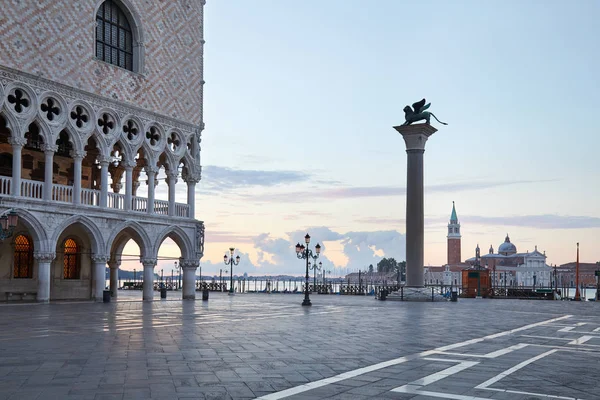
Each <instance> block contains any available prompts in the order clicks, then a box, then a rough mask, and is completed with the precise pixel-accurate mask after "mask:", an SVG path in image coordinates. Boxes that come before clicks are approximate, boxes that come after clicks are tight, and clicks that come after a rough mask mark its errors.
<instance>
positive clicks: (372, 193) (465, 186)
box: [243, 180, 549, 203]
mask: <svg viewBox="0 0 600 400" xmlns="http://www.w3.org/2000/svg"><path fill="white" fill-rule="evenodd" d="M541 182H549V181H547V180H539V181H533V180H521V181H496V182H492V181H487V180H481V181H475V180H470V181H465V182H455V183H442V184H434V185H428V186H425V192H427V193H448V192H463V191H473V190H484V189H490V188H494V187H501V186H510V185H519V184H531V183H541ZM404 195H406V188H405V187H403V186H356V187H337V188H325V189H321V190H318V191H315V190H314V189H312V190H299V191H294V192H289V191H288V192H285V193H263V194H258V195H254V194H246V195H243V196H244V197H248V198H252V199H253V200H254V201H268V202H282V203H302V202H305V201H310V202H314V201H315V199H323V200H339V199H358V198H367V197H390V196H404Z"/></svg>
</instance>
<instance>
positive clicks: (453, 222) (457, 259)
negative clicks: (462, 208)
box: [447, 202, 461, 264]
mask: <svg viewBox="0 0 600 400" xmlns="http://www.w3.org/2000/svg"><path fill="white" fill-rule="evenodd" d="M447 238H448V264H460V263H461V256H460V238H461V236H460V224H459V223H458V217H457V216H456V208H455V207H454V202H452V215H450V223H449V224H448V236H447Z"/></svg>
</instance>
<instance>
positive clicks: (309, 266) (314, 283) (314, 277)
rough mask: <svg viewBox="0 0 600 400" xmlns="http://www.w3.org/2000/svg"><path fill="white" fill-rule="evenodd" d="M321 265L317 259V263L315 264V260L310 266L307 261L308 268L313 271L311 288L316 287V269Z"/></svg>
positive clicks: (318, 269) (319, 268)
mask: <svg viewBox="0 0 600 400" xmlns="http://www.w3.org/2000/svg"><path fill="white" fill-rule="evenodd" d="M322 266H323V263H322V262H320V261H319V264H317V262H316V261H315V262H314V263H313V265H312V267H311V265H310V262H309V263H308V268H309V269H312V270H313V271H314V272H313V290H315V288H316V287H317V271H320V270H321V267H322Z"/></svg>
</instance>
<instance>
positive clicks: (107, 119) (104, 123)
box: [98, 113, 115, 135]
mask: <svg viewBox="0 0 600 400" xmlns="http://www.w3.org/2000/svg"><path fill="white" fill-rule="evenodd" d="M98 126H99V127H100V128H102V132H103V133H104V134H105V135H108V134H109V133H110V131H112V130H113V128H114V127H115V123H114V121H113V119H112V118H111V116H110V115H108V114H107V113H104V114H102V118H99V119H98Z"/></svg>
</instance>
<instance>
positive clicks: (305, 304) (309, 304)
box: [302, 299, 312, 306]
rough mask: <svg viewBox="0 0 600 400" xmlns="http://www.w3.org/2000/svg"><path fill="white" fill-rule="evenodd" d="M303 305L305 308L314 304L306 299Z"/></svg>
mask: <svg viewBox="0 0 600 400" xmlns="http://www.w3.org/2000/svg"><path fill="white" fill-rule="evenodd" d="M302 305H303V306H312V303H311V302H310V300H306V299H304V300H303V301H302Z"/></svg>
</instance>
